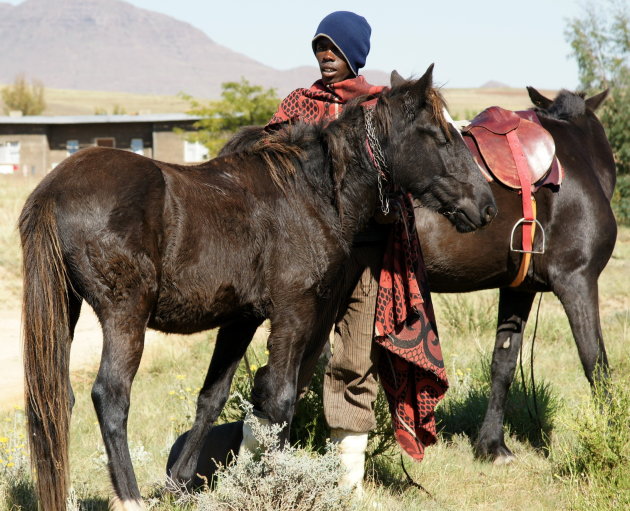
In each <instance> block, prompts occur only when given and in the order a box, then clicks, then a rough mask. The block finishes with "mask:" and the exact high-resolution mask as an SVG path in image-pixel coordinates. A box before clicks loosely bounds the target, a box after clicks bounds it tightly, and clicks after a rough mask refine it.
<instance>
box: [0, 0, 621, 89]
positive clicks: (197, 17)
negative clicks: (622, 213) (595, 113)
mask: <svg viewBox="0 0 630 511" xmlns="http://www.w3.org/2000/svg"><path fill="white" fill-rule="evenodd" d="M0 1H1V0H0ZM5 1H7V0H5ZM8 1H9V2H10V3H13V4H17V3H21V0H8ZM127 1H128V2H129V3H131V4H134V5H136V6H138V7H142V8H145V9H150V10H153V11H157V12H161V13H164V14H168V15H169V16H172V17H174V18H177V19H179V20H181V21H186V22H188V23H190V24H191V25H193V26H195V27H197V28H199V29H201V30H202V31H203V32H205V33H206V34H207V35H208V36H209V37H210V38H211V39H213V40H214V41H215V42H217V43H219V44H221V45H223V46H226V47H228V48H230V49H232V50H234V51H237V52H239V53H243V54H245V55H247V56H249V57H251V58H253V59H255V60H258V61H260V62H262V63H264V64H267V65H269V66H271V67H274V68H276V69H289V68H291V67H296V66H301V65H314V63H315V61H314V58H313V55H312V52H311V46H310V41H311V38H312V36H313V35H314V33H315V29H316V28H317V24H318V23H319V21H320V20H321V19H322V18H323V17H324V16H325V15H326V14H328V13H330V12H332V11H335V10H350V11H354V12H357V13H359V14H361V15H363V16H365V17H366V18H367V20H368V22H369V23H370V25H371V26H372V51H371V52H370V55H369V57H368V59H367V65H366V69H380V70H382V71H387V72H389V71H391V70H392V69H396V70H398V71H399V72H400V73H401V74H402V75H403V76H406V77H409V76H411V75H416V76H417V75H419V74H422V72H424V70H425V69H426V68H427V66H428V65H429V64H430V63H431V62H435V64H436V68H435V73H434V77H435V79H436V82H437V83H439V84H442V85H445V86H446V87H478V86H480V85H482V84H483V83H485V82H486V81H488V80H496V81H499V82H502V83H505V84H507V85H509V86H512V87H524V86H525V85H533V86H534V87H539V88H547V89H558V88H561V87H565V88H569V89H575V88H576V87H577V85H578V76H577V64H576V62H575V59H574V58H573V57H571V56H570V53H571V48H570V47H569V44H568V43H567V42H566V38H565V35H564V32H565V28H566V26H567V23H568V19H570V18H574V17H582V16H583V15H584V5H585V2H586V1H588V0H431V1H425V0H403V1H395V0H379V1H373V0H363V1H343V0H334V1H332V0H316V1H301V0H266V1H265V0H220V1H214V0H127ZM592 1H595V2H596V5H600V4H606V3H607V2H606V0H592ZM624 1H625V0H624Z"/></svg>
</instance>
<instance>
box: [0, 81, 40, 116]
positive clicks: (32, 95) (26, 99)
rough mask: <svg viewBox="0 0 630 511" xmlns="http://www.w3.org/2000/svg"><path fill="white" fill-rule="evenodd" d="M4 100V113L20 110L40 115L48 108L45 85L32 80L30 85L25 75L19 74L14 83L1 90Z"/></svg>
mask: <svg viewBox="0 0 630 511" xmlns="http://www.w3.org/2000/svg"><path fill="white" fill-rule="evenodd" d="M0 95H1V96H2V101H3V102H4V113H5V114H8V113H9V112H10V111H12V110H19V111H20V112H22V114H23V115H39V114H41V113H42V112H43V111H44V110H45V109H46V101H45V99H44V85H43V84H42V83H41V82H40V81H38V80H32V81H31V84H30V85H29V84H28V83H27V81H26V78H25V77H24V75H18V76H17V77H16V78H15V81H14V82H13V85H7V86H6V87H4V88H3V89H2V91H1V92H0Z"/></svg>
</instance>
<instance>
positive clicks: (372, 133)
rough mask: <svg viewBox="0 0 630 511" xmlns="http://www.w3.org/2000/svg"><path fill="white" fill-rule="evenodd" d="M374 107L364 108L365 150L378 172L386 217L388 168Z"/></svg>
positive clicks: (379, 196) (379, 194) (382, 205)
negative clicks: (385, 189)
mask: <svg viewBox="0 0 630 511" xmlns="http://www.w3.org/2000/svg"><path fill="white" fill-rule="evenodd" d="M374 107H375V103H373V104H368V105H365V106H364V107H363V109H364V118H365V133H366V138H365V149H366V151H367V154H368V157H369V158H370V161H371V162H372V165H373V166H374V168H375V169H376V171H377V176H378V177H377V179H378V199H379V201H380V203H381V211H382V212H383V214H384V215H387V214H389V197H388V196H387V194H386V193H384V192H383V183H385V184H387V183H388V179H387V178H388V172H387V170H388V168H387V162H386V161H385V155H384V153H383V148H382V147H381V143H380V142H379V140H378V137H377V135H376V128H375V126H374Z"/></svg>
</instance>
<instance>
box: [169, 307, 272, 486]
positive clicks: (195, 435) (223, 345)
mask: <svg viewBox="0 0 630 511" xmlns="http://www.w3.org/2000/svg"><path fill="white" fill-rule="evenodd" d="M261 323H262V320H261V319H250V320H239V321H238V322H236V323H232V324H231V325H226V326H223V327H221V328H220V329H219V333H218V334H217V340H216V343H215V347H214V352H213V354H212V360H211V362H210V367H209V368H208V373H207V374H206V379H205V381H204V384H203V387H202V389H201V391H200V392H199V397H198V398H197V413H196V416H195V422H194V424H193V426H192V429H191V430H190V431H189V433H188V436H187V437H186V443H185V444H184V447H183V448H182V452H181V454H180V455H179V457H178V459H177V461H176V462H175V464H174V465H173V468H172V469H171V474H170V475H171V478H172V479H173V480H174V481H177V482H182V483H188V482H190V481H191V480H192V478H193V476H194V473H195V468H196V467H197V458H198V456H199V452H200V450H201V446H202V444H203V441H204V438H205V436H206V434H207V433H208V430H209V429H210V427H211V426H212V424H213V423H214V422H215V421H216V420H217V418H218V416H219V414H220V413H221V410H223V406H224V405H225V402H226V401H227V398H228V396H229V393H230V385H231V383H232V378H233V377H234V373H235V371H236V368H237V367H238V364H239V362H240V360H241V359H242V358H243V355H244V354H245V351H246V350H247V346H249V343H250V342H251V340H252V337H253V336H254V333H256V329H257V328H258V327H259V326H260V324H261Z"/></svg>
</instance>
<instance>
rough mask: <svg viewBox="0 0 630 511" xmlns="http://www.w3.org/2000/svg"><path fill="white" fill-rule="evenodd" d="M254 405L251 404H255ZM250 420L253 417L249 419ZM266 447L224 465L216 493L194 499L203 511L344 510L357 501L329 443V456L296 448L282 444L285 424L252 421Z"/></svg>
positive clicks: (206, 492)
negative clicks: (280, 436) (341, 481)
mask: <svg viewBox="0 0 630 511" xmlns="http://www.w3.org/2000/svg"><path fill="white" fill-rule="evenodd" d="M250 409H251V405H250ZM246 420H249V419H246ZM249 423H250V425H251V427H252V431H253V433H254V436H255V438H256V440H258V442H259V444H260V448H259V449H258V450H257V451H256V452H255V453H251V452H245V453H244V454H242V455H240V456H239V460H238V463H233V464H231V465H229V466H227V467H225V466H224V467H220V468H219V470H218V472H217V485H216V489H215V490H214V491H213V492H210V491H205V492H203V493H201V494H200V495H198V496H194V497H192V498H193V499H194V500H195V501H196V503H197V506H198V509H199V511H221V510H231V511H290V510H291V511H303V510H304V511H306V510H309V511H343V510H345V509H349V508H350V505H351V498H350V493H349V491H348V490H345V489H342V488H339V487H338V486H337V481H338V479H339V477H340V476H341V470H342V469H341V464H340V461H339V456H338V454H337V452H336V451H335V449H334V448H333V447H332V446H331V445H329V446H328V448H327V450H326V452H325V453H324V454H323V455H317V454H315V455H314V454H313V453H310V452H307V451H305V450H303V449H297V448H295V447H291V446H289V447H286V448H284V449H281V448H280V443H279V440H278V434H279V433H280V431H281V429H282V427H281V426H280V425H272V426H265V425H262V424H260V423H259V422H258V421H256V420H254V421H250V422H249Z"/></svg>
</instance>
